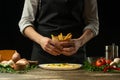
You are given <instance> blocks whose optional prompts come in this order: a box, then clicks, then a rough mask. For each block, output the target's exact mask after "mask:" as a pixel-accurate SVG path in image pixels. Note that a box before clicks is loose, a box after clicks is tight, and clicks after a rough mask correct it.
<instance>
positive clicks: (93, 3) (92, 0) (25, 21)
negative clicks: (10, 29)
mask: <svg viewBox="0 0 120 80" xmlns="http://www.w3.org/2000/svg"><path fill="white" fill-rule="evenodd" d="M38 1H39V0H25V2H24V7H23V12H22V16H21V19H20V21H19V28H20V31H21V33H23V31H24V29H25V28H26V27H27V26H30V25H31V26H34V25H33V22H34V20H35V15H36V12H37V7H38ZM40 1H41V0H40ZM83 16H84V18H85V24H86V26H85V28H84V30H85V29H91V30H92V31H93V33H94V35H98V33H99V19H98V8H97V0H85V6H84V14H83ZM84 30H83V31H84Z"/></svg>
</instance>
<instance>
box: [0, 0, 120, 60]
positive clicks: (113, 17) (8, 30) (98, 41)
mask: <svg viewBox="0 0 120 80" xmlns="http://www.w3.org/2000/svg"><path fill="white" fill-rule="evenodd" d="M1 1H2V2H1V3H0V4H1V5H2V6H1V8H2V9H1V10H2V11H1V13H2V14H1V15H0V17H1V18H0V19H1V21H0V22H1V25H0V49H1V50H2V49H15V50H17V51H18V52H19V53H20V54H21V56H22V57H25V58H28V59H30V55H31V50H32V41H30V40H29V39H27V38H25V37H24V36H23V35H22V34H21V33H20V31H19V28H18V21H19V19H20V17H21V13H22V8H23V4H24V0H1ZM97 1H98V11H99V20H100V33H99V35H98V36H97V37H96V38H94V39H92V40H91V41H90V42H89V43H88V44H87V45H88V46H87V55H88V56H104V54H105V50H104V46H105V45H111V44H112V43H115V44H116V45H118V46H120V45H119V41H120V36H119V34H120V31H119V11H118V10H119V3H118V1H119V0H97Z"/></svg>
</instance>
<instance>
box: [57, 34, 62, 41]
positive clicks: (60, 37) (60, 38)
mask: <svg viewBox="0 0 120 80" xmlns="http://www.w3.org/2000/svg"><path fill="white" fill-rule="evenodd" d="M58 39H59V41H62V40H63V34H62V33H60V34H59V35H58Z"/></svg>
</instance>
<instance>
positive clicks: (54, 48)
mask: <svg viewBox="0 0 120 80" xmlns="http://www.w3.org/2000/svg"><path fill="white" fill-rule="evenodd" d="M40 45H41V47H42V49H43V50H44V51H46V52H47V53H49V54H51V55H54V56H58V55H60V54H61V50H62V46H60V44H59V42H58V41H52V39H50V38H48V37H43V38H42V39H41V41H40Z"/></svg>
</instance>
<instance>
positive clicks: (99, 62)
mask: <svg viewBox="0 0 120 80" xmlns="http://www.w3.org/2000/svg"><path fill="white" fill-rule="evenodd" d="M105 64H106V60H105V59H104V58H99V59H97V60H96V63H95V65H96V66H98V67H99V66H102V65H105Z"/></svg>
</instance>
